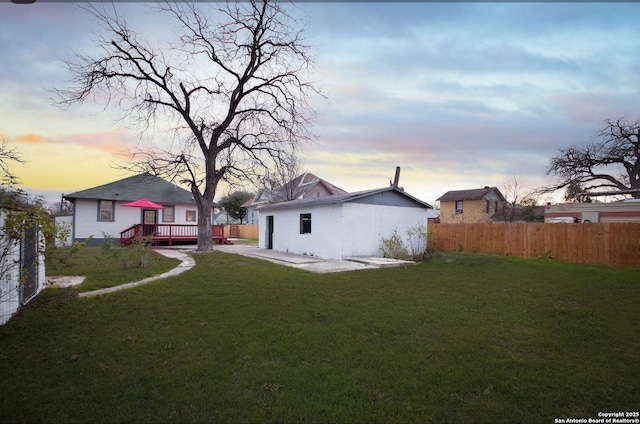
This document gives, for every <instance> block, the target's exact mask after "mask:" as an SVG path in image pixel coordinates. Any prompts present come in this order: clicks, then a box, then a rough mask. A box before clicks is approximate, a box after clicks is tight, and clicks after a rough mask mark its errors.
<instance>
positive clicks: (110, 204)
mask: <svg viewBox="0 0 640 424" xmlns="http://www.w3.org/2000/svg"><path fill="white" fill-rule="evenodd" d="M115 203H116V202H115V201H113V200H98V221H112V222H113V215H114V213H113V212H114V208H115Z"/></svg>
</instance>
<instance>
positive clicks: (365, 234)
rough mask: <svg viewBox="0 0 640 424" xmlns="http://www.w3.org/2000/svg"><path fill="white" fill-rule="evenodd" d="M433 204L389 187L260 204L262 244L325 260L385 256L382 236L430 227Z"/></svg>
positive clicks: (260, 242) (397, 188) (260, 235)
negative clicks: (415, 228)
mask: <svg viewBox="0 0 640 424" xmlns="http://www.w3.org/2000/svg"><path fill="white" fill-rule="evenodd" d="M431 209H433V207H432V206H431V205H429V204H428V203H426V202H423V201H422V200H419V199H417V198H415V197H413V196H411V195H409V194H407V193H406V192H404V191H403V190H402V189H400V188H399V187H397V186H390V187H386V188H381V189H375V190H366V191H360V192H355V193H344V194H336V195H332V196H324V197H311V198H302V199H297V200H292V201H289V202H281V203H276V204H271V205H266V206H262V207H260V208H259V212H260V215H259V220H260V223H259V228H260V233H259V241H258V242H259V246H260V247H261V248H263V249H273V250H277V251H282V252H293V253H298V254H306V255H311V256H317V257H320V258H326V259H338V260H341V259H344V258H347V257H353V256H381V254H382V251H381V240H382V238H389V237H391V235H392V234H393V232H394V230H395V231H397V232H398V233H399V234H400V235H401V236H406V233H407V230H408V229H409V228H412V227H414V226H416V225H422V226H424V227H425V228H426V226H427V221H428V218H429V216H430V212H429V211H430V210H431Z"/></svg>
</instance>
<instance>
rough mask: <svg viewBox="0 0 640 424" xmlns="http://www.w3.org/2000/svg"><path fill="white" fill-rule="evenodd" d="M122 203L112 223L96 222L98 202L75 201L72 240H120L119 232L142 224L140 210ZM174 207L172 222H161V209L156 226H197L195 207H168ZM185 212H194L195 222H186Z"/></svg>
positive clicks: (193, 205)
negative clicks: (106, 238) (106, 237)
mask: <svg viewBox="0 0 640 424" xmlns="http://www.w3.org/2000/svg"><path fill="white" fill-rule="evenodd" d="M123 203H126V202H124V201H117V202H116V203H115V208H114V216H113V218H114V220H113V221H98V200H96V199H76V201H75V207H74V218H73V220H74V222H75V227H74V234H73V240H76V241H83V240H86V239H87V238H89V237H91V236H93V238H94V240H96V241H99V240H102V239H104V238H105V236H109V237H113V238H120V232H121V231H124V230H126V229H127V228H129V227H131V226H133V225H136V224H140V223H141V222H142V209H140V208H131V207H126V206H122V204H123ZM161 204H162V203H161ZM162 205H163V206H165V207H166V206H173V207H174V220H173V221H164V220H163V209H159V210H158V212H157V221H156V223H158V224H190V225H197V223H198V222H197V207H196V205H195V204H190V205H169V204H162ZM187 211H194V212H195V214H196V221H187Z"/></svg>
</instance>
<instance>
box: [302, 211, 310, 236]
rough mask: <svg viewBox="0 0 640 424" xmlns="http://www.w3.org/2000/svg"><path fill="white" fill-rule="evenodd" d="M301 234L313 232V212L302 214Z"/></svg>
mask: <svg viewBox="0 0 640 424" xmlns="http://www.w3.org/2000/svg"><path fill="white" fill-rule="evenodd" d="M300 234H311V214H310V213H301V214H300Z"/></svg>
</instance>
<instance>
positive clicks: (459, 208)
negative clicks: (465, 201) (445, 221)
mask: <svg viewBox="0 0 640 424" xmlns="http://www.w3.org/2000/svg"><path fill="white" fill-rule="evenodd" d="M456 213H462V200H456Z"/></svg>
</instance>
